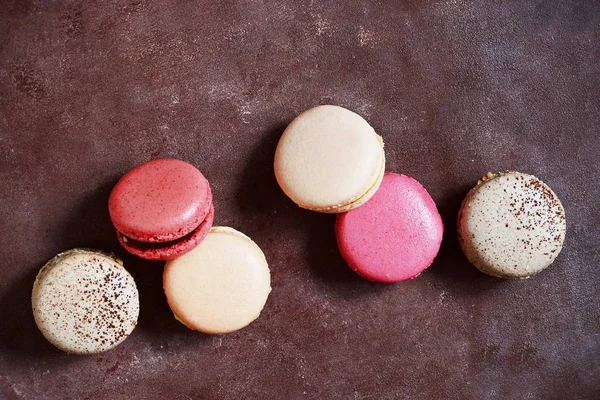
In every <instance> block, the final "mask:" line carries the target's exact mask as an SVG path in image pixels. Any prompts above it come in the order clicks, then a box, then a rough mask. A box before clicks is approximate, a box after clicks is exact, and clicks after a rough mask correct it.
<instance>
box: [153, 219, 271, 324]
mask: <svg viewBox="0 0 600 400" xmlns="http://www.w3.org/2000/svg"><path fill="white" fill-rule="evenodd" d="M270 284H271V275H270V272H269V266H268V265H267V261H266V259H265V256H264V254H263V252H262V250H261V249H260V247H258V245H257V244H256V243H254V242H253V241H252V240H251V239H250V238H249V237H248V236H246V235H244V234H243V233H241V232H238V231H236V230H235V229H233V228H228V227H213V228H212V229H211V231H210V233H209V234H208V236H207V237H206V239H204V240H203V241H202V243H200V245H198V247H196V248H195V249H193V250H192V251H190V252H189V253H187V254H184V255H182V256H180V257H177V258H175V259H173V260H170V261H167V263H166V265H165V270H164V274H163V286H164V290H165V295H166V297H167V301H168V303H169V306H170V307H171V310H172V311H173V313H174V314H175V318H176V319H177V320H179V321H180V322H182V323H183V324H184V325H186V326H187V327H188V328H190V329H193V330H197V331H200V332H204V333H208V334H225V333H229V332H233V331H236V330H238V329H241V328H243V327H245V326H247V325H248V324H250V323H251V322H252V321H254V320H255V319H256V318H258V316H259V315H260V312H261V310H262V309H263V307H264V306H265V303H266V301H267V297H268V296H269V293H270V292H271V286H270Z"/></svg>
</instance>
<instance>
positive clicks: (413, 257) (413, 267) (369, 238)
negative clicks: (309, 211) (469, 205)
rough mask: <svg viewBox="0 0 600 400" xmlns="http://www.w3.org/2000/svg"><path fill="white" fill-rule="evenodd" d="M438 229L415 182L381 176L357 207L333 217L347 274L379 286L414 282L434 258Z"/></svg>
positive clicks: (429, 204) (432, 210) (434, 215)
mask: <svg viewBox="0 0 600 400" xmlns="http://www.w3.org/2000/svg"><path fill="white" fill-rule="evenodd" d="M443 232H444V226H443V223H442V218H441V217H440V214H439V212H438V210H437V207H436V205H435V202H434V201H433V199H432V198H431V196H430V195H429V193H428V192H427V190H425V188H424V187H423V186H422V185H421V184H420V183H419V182H417V181H416V180H415V179H413V178H411V177H409V176H406V175H400V174H395V173H389V172H388V173H386V174H385V175H384V177H383V181H382V183H381V186H380V187H379V190H378V191H377V193H375V195H374V196H373V197H372V198H371V199H370V200H369V201H368V202H366V203H365V204H364V205H363V206H362V207H359V208H356V209H354V210H351V211H348V212H345V213H342V214H339V215H338V216H337V219H336V224H335V234H336V239H337V244H338V247H339V249H340V253H341V254H342V257H344V259H345V260H346V262H347V263H348V265H349V266H350V268H351V269H353V270H354V271H355V272H356V273H357V274H359V275H361V276H362V277H364V278H366V279H368V280H371V281H374V282H382V283H392V282H400V281H405V280H408V279H412V278H415V277H417V276H418V275H419V274H421V272H423V271H424V270H425V269H426V268H427V267H429V266H430V265H431V263H432V262H433V260H434V258H435V256H436V255H437V253H438V251H439V249H440V244H441V242H442V235H443Z"/></svg>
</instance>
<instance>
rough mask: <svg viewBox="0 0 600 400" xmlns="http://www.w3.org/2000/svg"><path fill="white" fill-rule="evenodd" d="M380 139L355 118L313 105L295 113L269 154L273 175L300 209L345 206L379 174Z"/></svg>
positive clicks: (346, 112) (339, 110) (337, 109)
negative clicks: (275, 147)
mask: <svg viewBox="0 0 600 400" xmlns="http://www.w3.org/2000/svg"><path fill="white" fill-rule="evenodd" d="M381 151H382V141H381V138H380V137H379V136H378V135H377V134H376V133H375V131H374V130H373V128H372V127H371V126H370V125H369V123H368V122H367V121H365V120H364V119H363V118H362V117H361V116H359V115H358V114H356V113H353V112H352V111H350V110H347V109H345V108H342V107H338V106H332V105H325V106H318V107H315V108H313V109H310V110H308V111H305V112H304V113H302V114H300V115H299V116H298V117H296V118H295V119H294V120H293V121H292V122H291V123H290V124H289V126H288V127H287V128H286V130H285V131H284V133H283V135H282V137H281V139H280V141H279V144H278V146H277V150H276V153H275V163H274V168H275V175H276V178H277V181H278V183H279V185H280V186H281V188H282V190H283V191H284V192H285V193H286V195H287V196H288V197H290V198H291V199H292V201H294V202H295V203H296V204H298V205H299V206H300V207H303V208H306V209H309V210H317V211H321V212H336V211H332V210H334V209H335V208H339V207H342V206H346V205H349V204H350V203H352V202H354V201H355V200H357V199H359V198H360V197H362V196H364V195H365V193H367V192H368V191H369V189H370V188H371V187H372V186H373V184H374V183H375V182H376V181H377V179H378V177H379V175H380V169H381V162H382V160H384V159H385V158H384V157H382V156H381Z"/></svg>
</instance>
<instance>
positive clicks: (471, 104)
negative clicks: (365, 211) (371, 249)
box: [0, 0, 600, 400]
mask: <svg viewBox="0 0 600 400" xmlns="http://www.w3.org/2000/svg"><path fill="white" fill-rule="evenodd" d="M0 15H1V17H0V168H1V170H0V224H1V225H0V240H1V246H0V259H1V260H2V262H1V263H0V273H1V275H0V277H1V279H0V307H1V308H0V310H1V321H0V324H1V328H0V329H1V330H0V345H1V346H2V347H1V353H0V356H1V364H0V397H2V398H3V399H12V398H24V399H66V398H73V399H83V398H91V399H127V398H134V397H137V398H144V399H163V398H164V399H166V398H172V399H199V398H204V399H266V398H272V399H286V398H290V399H304V398H306V399H336V398H340V399H356V400H358V399H402V398H418V399H438V398H451V399H534V398H541V399H594V398H595V399H597V398H600V336H599V334H600V322H599V320H600V304H599V295H600V293H599V292H600V278H599V274H598V267H599V263H600V256H599V251H598V246H599V240H600V211H599V208H598V198H599V197H600V188H599V185H598V182H599V180H600V162H599V156H598V153H599V152H600V139H599V136H598V135H599V128H600V102H599V99H598V98H599V94H600V65H599V64H600V44H599V43H600V2H598V1H593V0H590V1H559V0H553V1H547V0H540V1H535V2H527V1H520V0H516V1H493V2H492V1H482V2H471V1H464V0H445V1H394V0H387V1H384V0H380V1H339V2H325V1H296V0H262V1H261V0H256V1H251V0H247V1H241V0H240V1H222V2H219V1H176V0H170V1H106V2H101V1H31V0H22V1H19V0H12V1H7V0H3V1H2V2H1V5H0ZM324 103H329V104H338V105H342V106H345V107H347V108H350V109H352V110H354V111H356V112H358V113H360V114H361V115H363V116H364V117H365V118H366V119H367V120H368V121H369V122H370V123H371V124H372V125H373V126H374V127H375V129H376V130H377V132H378V133H380V134H381V135H382V136H383V138H384V140H385V142H386V150H387V159H388V164H387V169H388V170H389V171H398V172H403V173H406V174H409V175H411V176H413V177H415V178H417V179H418V180H419V181H421V182H422V183H423V184H424V185H425V187H426V188H428V190H429V191H430V193H431V194H432V196H433V197H434V199H435V200H436V202H437V204H438V206H439V208H440V211H441V213H442V215H443V217H444V221H445V224H446V235H445V238H444V243H443V246H442V249H441V252H440V254H439V256H438V258H437V259H436V261H435V262H434V264H433V266H432V267H431V268H430V269H429V270H427V271H426V272H425V273H423V274H422V276H420V277H419V278H418V279H415V280H414V281H411V282H406V283H402V284H396V285H387V286H386V285H377V284H372V283H369V282H367V281H365V280H362V279H360V278H358V277H357V276H355V275H354V274H353V273H352V272H351V271H350V270H349V269H348V268H347V267H346V266H345V264H344V262H343V260H342V258H341V257H340V255H339V253H338V251H337V248H336V245H335V240H334V235H333V220H334V218H333V217H332V216H328V215H321V214H316V213H311V212H307V211H303V210H300V209H299V208H297V207H295V206H294V205H293V204H292V203H291V202H290V201H289V200H288V199H287V198H285V196H284V195H283V194H282V192H281V191H280V190H279V188H278V187H277V185H276V182H275V180H274V177H273V172H272V166H271V165H272V159H273V154H274V149H275V146H276V143H277V140H278V138H279V136H280V134H281V132H282V129H283V128H284V127H285V125H286V124H287V123H288V122H289V121H290V120H291V118H293V117H294V116H295V115H296V114H298V113H299V112H301V111H303V110H305V109H307V108H310V107H312V106H314V105H317V104H324ZM157 157H176V158H180V159H183V160H186V161H189V162H191V163H192V164H194V165H196V166H198V167H199V168H200V169H201V170H202V171H203V172H204V173H205V175H206V176H207V177H208V178H209V179H210V181H211V183H212V187H213V191H214V196H215V207H216V218H215V222H216V223H217V224H220V225H230V226H233V227H235V228H237V229H240V230H241V231H243V232H245V233H247V234H248V235H250V236H251V237H252V238H253V239H254V240H255V241H256V242H257V243H258V244H259V245H260V246H261V247H262V248H263V250H264V252H265V253H266V256H267V259H268V260H269V262H270V266H271V271H272V285H273V292H272V294H271V297H270V298H269V300H268V303H267V305H266V308H265V310H264V312H263V314H262V316H261V318H260V319H258V320H257V321H256V322H255V323H253V324H252V325H251V326H250V327H248V328H246V329H244V330H242V331H240V332H237V333H234V334H231V335H227V336H223V337H211V336H205V335H202V334H198V333H195V332H192V331H189V330H187V329H186V328H185V327H184V326H182V325H181V324H179V323H178V322H176V321H175V320H174V319H173V318H172V315H171V313H170V311H169V309H168V307H167V304H166V302H165V298H164V296H163V294H162V291H161V272H162V271H161V270H162V268H161V265H160V264H157V263H156V264H154V263H150V262H145V261H142V260H137V259H135V258H134V257H130V256H128V255H127V254H125V253H124V252H123V251H122V250H121V249H120V248H119V246H118V243H117V240H116V238H115V234H114V231H113V229H112V227H111V225H110V221H109V218H108V213H107V208H106V203H107V198H108V194H109V192H110V189H111V187H112V186H113V185H114V184H115V182H116V181H117V179H118V178H119V177H120V176H121V175H122V174H123V173H124V172H125V171H127V170H128V169H130V168H131V167H133V166H135V165H136V164H139V163H141V162H144V161H147V160H150V159H153V158H157ZM502 169H516V170H519V171H523V172H528V173H532V174H535V175H537V176H539V177H541V178H542V179H544V180H545V181H546V182H547V183H548V184H549V185H550V186H551V187H552V188H553V189H554V190H555V191H556V192H557V193H558V195H559V197H560V198H561V199H562V201H563V203H564V205H565V207H566V211H567V217H568V233H567V239H566V242H565V247H564V249H563V252H562V253H561V255H560V256H559V258H558V260H557V261H556V263H555V265H554V266H553V267H552V268H550V269H549V270H547V271H545V272H543V273H541V274H540V275H539V276H536V277H535V278H533V279H530V280H524V281H501V280H497V279H494V278H490V277H487V276H484V275H483V274H481V273H479V272H477V270H475V269H474V268H473V267H471V266H469V265H468V263H467V262H466V260H465V258H464V257H463V256H462V254H461V253H460V251H459V248H458V246H457V242H456V238H455V233H454V229H455V224H454V219H455V216H456V212H457V209H458V206H459V203H460V201H461V199H462V197H463V196H464V195H465V193H466V191H467V190H468V189H469V188H470V187H471V186H472V185H474V183H475V182H476V180H477V178H478V177H479V176H480V175H482V174H484V173H485V172H487V171H488V170H492V171H497V170H502ZM76 246H87V247H95V248H100V249H104V250H111V251H115V252H116V253H118V254H119V255H121V256H123V257H124V258H125V262H126V266H127V267H128V269H129V270H130V271H131V272H132V274H133V275H134V277H135V279H136V281H137V283H138V286H139V289H140V297H141V314H140V319H139V325H138V328H137V329H136V330H135V331H134V333H133V334H132V335H131V337H130V338H129V339H128V340H126V341H125V342H124V343H123V344H122V345H121V346H119V347H118V348H116V349H115V350H113V351H110V352H107V353H105V354H101V355H97V356H90V357H80V356H70V355H67V354H63V353H61V352H60V351H58V350H56V349H54V348H53V347H52V346H51V345H50V344H48V343H47V342H46V341H45V339H44V338H43V337H42V335H41V334H40V333H39V332H38V330H37V329H36V327H35V324H34V321H33V318H32V314H31V311H30V291H31V287H32V284H33V281H34V277H35V275H36V272H37V271H38V269H39V268H40V267H41V266H42V265H43V264H44V263H45V262H46V261H47V260H48V259H50V258H51V257H53V256H54V255H55V254H56V253H58V252H60V251H63V250H66V249H69V248H72V247H76Z"/></svg>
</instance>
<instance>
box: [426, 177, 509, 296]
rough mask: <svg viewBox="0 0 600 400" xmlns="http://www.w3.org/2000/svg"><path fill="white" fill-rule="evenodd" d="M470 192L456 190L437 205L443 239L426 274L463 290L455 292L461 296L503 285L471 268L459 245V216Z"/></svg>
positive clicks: (470, 187)
mask: <svg viewBox="0 0 600 400" xmlns="http://www.w3.org/2000/svg"><path fill="white" fill-rule="evenodd" d="M472 188H473V186H462V187H458V188H456V189H454V190H453V191H452V192H451V193H448V194H446V195H445V196H444V197H443V198H442V199H441V200H440V201H439V202H436V204H437V206H438V211H439V212H440V215H441V217H442V221H443V223H444V236H443V239H442V244H441V246H440V251H439V252H438V255H437V256H436V258H435V259H434V261H433V263H432V265H431V267H429V268H428V269H427V270H426V273H427V274H430V275H431V276H433V277H434V279H436V280H437V279H439V280H440V281H451V282H452V284H453V285H458V286H460V287H461V288H462V289H464V290H457V291H455V292H456V293H459V294H461V295H464V296H473V295H474V294H477V293H481V292H486V291H487V290H489V289H492V288H493V287H495V286H497V285H499V284H502V282H503V280H502V279H498V278H494V277H491V276H488V275H486V274H484V273H482V272H480V271H479V270H478V269H477V268H476V267H475V266H473V265H471V263H470V262H469V260H467V257H466V256H465V255H464V253H463V251H462V249H461V247H460V244H459V241H458V232H457V220H458V213H459V211H460V208H461V205H462V202H463V200H464V199H465V197H466V196H467V194H468V193H469V191H470V190H471V189H472Z"/></svg>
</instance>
